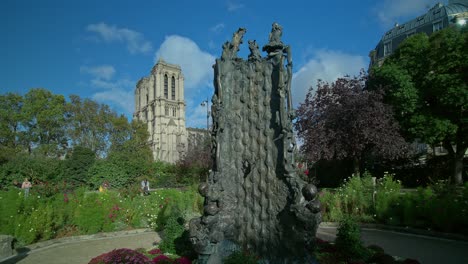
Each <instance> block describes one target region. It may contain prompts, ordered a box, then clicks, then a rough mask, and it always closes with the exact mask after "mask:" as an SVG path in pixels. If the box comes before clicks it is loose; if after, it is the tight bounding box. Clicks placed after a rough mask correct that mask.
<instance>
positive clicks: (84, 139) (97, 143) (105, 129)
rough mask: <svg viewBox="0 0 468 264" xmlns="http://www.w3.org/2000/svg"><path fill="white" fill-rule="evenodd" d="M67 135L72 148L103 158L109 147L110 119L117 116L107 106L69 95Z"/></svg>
mask: <svg viewBox="0 0 468 264" xmlns="http://www.w3.org/2000/svg"><path fill="white" fill-rule="evenodd" d="M66 109H67V117H68V119H67V126H68V129H67V133H68V135H69V138H70V140H71V142H72V144H73V145H74V146H82V147H86V148H89V149H91V150H92V151H93V152H95V153H97V155H98V156H105V155H106V153H107V150H108V147H109V144H108V143H109V142H108V140H109V136H110V132H111V131H110V129H111V126H112V119H113V118H114V117H115V116H116V115H117V114H116V113H115V112H113V111H112V110H111V109H110V108H109V106H108V105H105V104H99V103H97V102H95V101H93V100H91V99H81V98H80V97H79V96H77V95H70V102H69V103H68V104H67V108H66Z"/></svg>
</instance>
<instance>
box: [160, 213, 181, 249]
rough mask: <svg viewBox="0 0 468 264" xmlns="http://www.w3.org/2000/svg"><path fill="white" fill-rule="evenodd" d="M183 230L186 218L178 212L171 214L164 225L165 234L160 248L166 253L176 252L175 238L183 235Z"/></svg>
mask: <svg viewBox="0 0 468 264" xmlns="http://www.w3.org/2000/svg"><path fill="white" fill-rule="evenodd" d="M183 232H184V219H183V218H182V217H180V216H178V215H176V214H174V215H172V216H170V217H169V218H168V219H167V221H166V224H165V225H164V236H163V240H162V241H161V243H160V244H159V248H160V249H161V250H162V251H163V252H164V253H171V254H176V253H177V251H176V245H175V240H176V239H177V238H179V237H182V233H183Z"/></svg>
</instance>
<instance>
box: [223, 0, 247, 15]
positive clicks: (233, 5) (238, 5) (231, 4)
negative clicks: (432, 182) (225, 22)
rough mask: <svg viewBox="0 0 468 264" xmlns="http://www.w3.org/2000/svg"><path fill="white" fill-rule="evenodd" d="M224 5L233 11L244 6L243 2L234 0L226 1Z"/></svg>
mask: <svg viewBox="0 0 468 264" xmlns="http://www.w3.org/2000/svg"><path fill="white" fill-rule="evenodd" d="M226 5H227V10H228V11H229V12H233V11H236V10H238V9H241V8H243V7H244V4H241V3H238V2H235V1H227V2H226Z"/></svg>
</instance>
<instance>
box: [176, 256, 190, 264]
mask: <svg viewBox="0 0 468 264" xmlns="http://www.w3.org/2000/svg"><path fill="white" fill-rule="evenodd" d="M175 263H177V264H192V261H191V260H190V259H188V258H187V257H180V258H178V259H176V260H175Z"/></svg>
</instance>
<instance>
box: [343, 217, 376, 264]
mask: <svg viewBox="0 0 468 264" xmlns="http://www.w3.org/2000/svg"><path fill="white" fill-rule="evenodd" d="M335 244H336V247H337V248H338V250H340V251H341V253H342V254H343V255H345V256H346V257H347V259H348V260H366V259H367V258H369V257H370V252H369V250H368V249H367V248H365V247H364V245H363V243H362V241H361V232H360V230H359V226H358V225H357V223H356V222H355V221H354V220H353V219H352V218H351V217H345V218H343V219H342V220H341V221H340V225H339V227H338V233H337V235H336V240H335Z"/></svg>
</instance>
